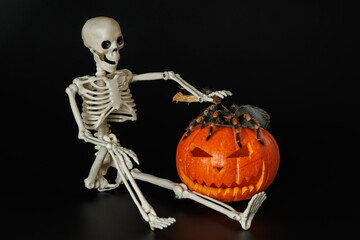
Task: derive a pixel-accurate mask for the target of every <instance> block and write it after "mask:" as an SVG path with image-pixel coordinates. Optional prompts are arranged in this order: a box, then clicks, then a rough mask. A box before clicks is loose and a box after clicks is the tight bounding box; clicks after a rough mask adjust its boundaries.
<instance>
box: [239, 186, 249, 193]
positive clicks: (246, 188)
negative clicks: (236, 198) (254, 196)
mask: <svg viewBox="0 0 360 240" xmlns="http://www.w3.org/2000/svg"><path fill="white" fill-rule="evenodd" d="M248 191H249V188H248V187H247V186H245V187H242V188H241V195H244V194H245V193H246V192H248Z"/></svg>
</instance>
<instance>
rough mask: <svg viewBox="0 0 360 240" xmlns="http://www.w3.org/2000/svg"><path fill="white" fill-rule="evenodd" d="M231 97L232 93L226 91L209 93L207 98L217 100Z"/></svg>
mask: <svg viewBox="0 0 360 240" xmlns="http://www.w3.org/2000/svg"><path fill="white" fill-rule="evenodd" d="M231 95H232V92H230V91H228V90H220V91H215V92H212V93H209V94H208V95H207V96H208V97H210V98H214V97H219V98H221V99H223V98H224V97H227V96H231Z"/></svg>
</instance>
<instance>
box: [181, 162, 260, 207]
mask: <svg viewBox="0 0 360 240" xmlns="http://www.w3.org/2000/svg"><path fill="white" fill-rule="evenodd" d="M180 175H181V179H182V180H183V182H184V183H185V184H186V185H187V186H188V187H189V189H190V190H193V191H196V192H199V193H201V194H204V195H206V196H209V197H215V198H216V196H219V194H220V195H222V196H229V195H230V196H232V198H233V201H238V200H240V199H244V197H246V195H248V194H251V193H253V192H254V191H258V190H259V189H260V187H261V186H262V183H263V181H264V175H265V163H264V162H262V166H261V169H259V172H258V174H256V176H253V178H256V179H258V180H257V182H256V183H255V184H249V183H248V181H247V179H245V178H244V179H243V181H242V183H241V184H240V185H237V184H232V185H231V186H226V185H224V184H223V185H221V186H220V187H217V186H215V185H214V184H211V185H210V186H207V185H206V184H205V183H201V184H200V183H198V182H197V181H196V180H192V179H190V178H189V177H188V176H186V175H185V173H184V172H183V171H182V170H181V169H180ZM251 182H252V181H251ZM236 185H237V186H236Z"/></svg>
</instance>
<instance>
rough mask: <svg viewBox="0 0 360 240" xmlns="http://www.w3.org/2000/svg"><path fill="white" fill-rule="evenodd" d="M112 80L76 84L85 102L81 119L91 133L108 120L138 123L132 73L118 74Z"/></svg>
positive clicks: (86, 80) (83, 80)
mask: <svg viewBox="0 0 360 240" xmlns="http://www.w3.org/2000/svg"><path fill="white" fill-rule="evenodd" d="M108 77H109V78H107V77H90V76H84V77H80V78H76V79H75V80H74V81H73V82H74V84H76V85H77V87H78V89H79V95H80V96H81V97H82V99H83V105H82V113H81V117H82V119H83V122H84V124H85V127H86V128H87V129H91V130H95V129H97V128H98V127H99V125H100V124H101V123H102V122H104V120H105V119H106V120H107V121H108V122H124V121H128V120H132V121H135V120H136V109H135V103H134V100H133V99H132V95H131V92H130V89H129V83H130V80H131V73H130V71H128V70H122V71H117V72H115V73H114V74H111V75H108Z"/></svg>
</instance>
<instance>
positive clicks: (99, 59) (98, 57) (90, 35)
mask: <svg viewBox="0 0 360 240" xmlns="http://www.w3.org/2000/svg"><path fill="white" fill-rule="evenodd" d="M81 36H82V39H83V41H84V45H85V46H86V47H87V48H89V49H90V51H91V52H92V53H93V54H94V60H95V61H96V63H97V64H98V66H99V67H100V68H101V69H103V70H105V71H107V72H110V73H112V72H114V71H115V70H116V68H117V64H118V62H119V59H120V54H119V50H120V49H122V48H123V47H124V41H123V36H122V33H121V29H120V26H119V24H118V23H117V22H116V21H115V20H114V19H112V18H108V17H96V18H92V19H89V20H88V21H87V22H86V23H85V24H84V26H83V28H82V31H81Z"/></svg>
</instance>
